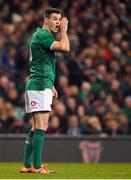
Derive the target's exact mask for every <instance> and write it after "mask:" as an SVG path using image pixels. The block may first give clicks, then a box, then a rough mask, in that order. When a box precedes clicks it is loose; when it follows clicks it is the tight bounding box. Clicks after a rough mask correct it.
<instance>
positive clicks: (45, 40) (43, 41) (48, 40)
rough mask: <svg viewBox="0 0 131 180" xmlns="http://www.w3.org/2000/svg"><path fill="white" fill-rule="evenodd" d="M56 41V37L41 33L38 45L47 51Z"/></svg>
mask: <svg viewBox="0 0 131 180" xmlns="http://www.w3.org/2000/svg"><path fill="white" fill-rule="evenodd" d="M54 41H55V39H54V37H53V36H52V35H51V34H50V33H49V32H46V33H45V32H44V33H39V35H38V43H39V44H40V45H41V46H42V47H43V48H46V49H50V47H51V45H52V43H53V42H54Z"/></svg>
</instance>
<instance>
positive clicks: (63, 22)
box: [60, 17, 68, 32]
mask: <svg viewBox="0 0 131 180" xmlns="http://www.w3.org/2000/svg"><path fill="white" fill-rule="evenodd" d="M60 29H61V32H67V29H68V20H67V18H66V17H64V18H62V20H61V25H60Z"/></svg>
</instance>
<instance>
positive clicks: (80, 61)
mask: <svg viewBox="0 0 131 180" xmlns="http://www.w3.org/2000/svg"><path fill="white" fill-rule="evenodd" d="M50 6H53V7H57V8H60V9H61V10H62V11H63V12H64V15H65V16H67V18H68V19H69V30H68V35H69V39H70V43H71V52H70V53H69V54H65V55H63V54H61V53H57V54H56V60H57V64H56V69H57V76H56V82H55V86H56V89H57V90H58V93H59V97H58V98H57V99H54V101H53V111H52V112H51V117H50V121H49V128H48V131H47V133H49V134H54V135H58V134H68V135H73V136H79V135H81V134H82V135H83V134H84V135H92V134H95V135H98V136H108V135H111V136H116V135H127V134H131V13H130V12H131V2H130V0H124V1H121V0H101V1H97V0H72V1H70V0H65V1H61V0H22V1H20V0H0V133H25V132H27V131H28V130H29V129H30V125H31V122H32V119H31V117H30V115H28V114H25V109H24V90H25V83H26V80H27V78H28V72H29V57H28V56H29V49H28V44H29V41H30V37H31V35H32V33H33V32H34V31H35V30H36V28H37V27H38V26H42V25H43V14H44V10H45V9H46V8H48V7H50ZM57 36H58V37H59V34H58V35H56V38H57Z"/></svg>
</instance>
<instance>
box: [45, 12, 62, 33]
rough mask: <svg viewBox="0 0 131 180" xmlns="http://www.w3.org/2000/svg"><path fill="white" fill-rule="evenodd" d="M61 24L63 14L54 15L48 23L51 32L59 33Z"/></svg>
mask: <svg viewBox="0 0 131 180" xmlns="http://www.w3.org/2000/svg"><path fill="white" fill-rule="evenodd" d="M60 23H61V14H57V13H52V14H51V16H50V18H49V21H48V27H49V29H50V31H51V32H58V31H59V29H60Z"/></svg>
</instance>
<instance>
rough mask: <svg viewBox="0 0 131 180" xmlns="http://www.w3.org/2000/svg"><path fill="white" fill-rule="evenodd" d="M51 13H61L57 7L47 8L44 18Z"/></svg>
mask: <svg viewBox="0 0 131 180" xmlns="http://www.w3.org/2000/svg"><path fill="white" fill-rule="evenodd" d="M52 13H56V14H61V11H60V10H59V9H57V8H49V9H46V10H45V14H44V18H49V17H50V15H51V14H52Z"/></svg>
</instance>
